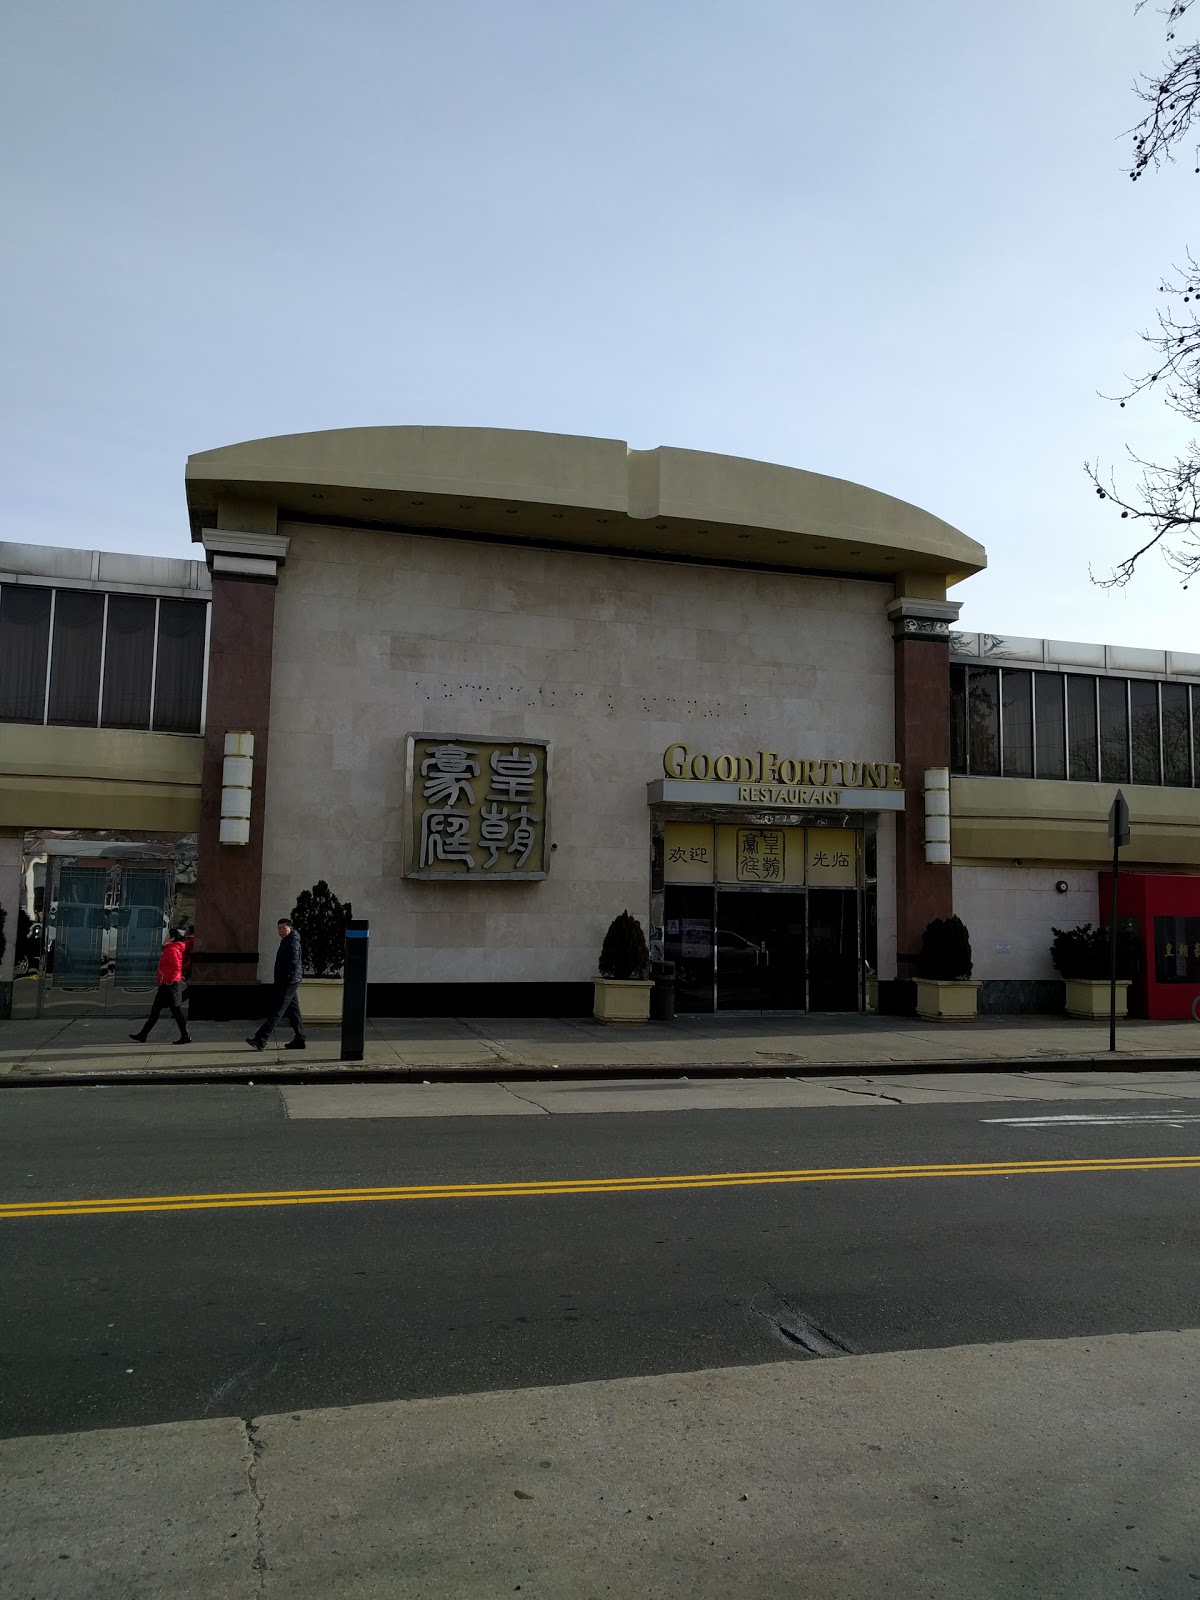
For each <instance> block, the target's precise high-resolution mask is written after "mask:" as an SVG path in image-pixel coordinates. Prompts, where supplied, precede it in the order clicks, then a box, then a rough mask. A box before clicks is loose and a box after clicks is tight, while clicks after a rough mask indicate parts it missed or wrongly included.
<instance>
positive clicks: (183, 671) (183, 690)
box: [154, 600, 208, 733]
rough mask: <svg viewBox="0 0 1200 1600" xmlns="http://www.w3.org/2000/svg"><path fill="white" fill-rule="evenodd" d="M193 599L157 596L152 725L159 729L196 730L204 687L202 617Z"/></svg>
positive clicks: (201, 607) (202, 611) (199, 604)
mask: <svg viewBox="0 0 1200 1600" xmlns="http://www.w3.org/2000/svg"><path fill="white" fill-rule="evenodd" d="M207 609H208V607H207V606H206V605H205V604H204V603H203V602H201V601H197V600H161V601H160V602H159V610H158V668H157V673H156V676H155V683H154V726H155V728H156V729H157V730H158V731H159V732H162V733H199V731H200V701H201V697H202V694H203V690H204V619H205V613H206V611H207Z"/></svg>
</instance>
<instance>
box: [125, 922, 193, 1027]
mask: <svg viewBox="0 0 1200 1600" xmlns="http://www.w3.org/2000/svg"><path fill="white" fill-rule="evenodd" d="M186 949H187V946H186V945H185V944H184V940H183V934H182V933H180V931H179V929H178V928H172V929H171V930H170V932H169V933H168V934H167V942H166V944H165V945H163V953H162V956H161V957H160V959H159V963H158V988H157V989H156V990H155V992H154V1004H153V1005H152V1006H151V1007H150V1015H149V1016H148V1017H147V1018H146V1020H145V1022H143V1023H142V1029H141V1032H140V1033H131V1034H130V1035H129V1037H130V1038H131V1039H136V1040H137V1042H138V1043H139V1044H145V1042H146V1040H147V1039H148V1038H149V1035H150V1029H151V1028H152V1027H153V1026H154V1024H155V1023H156V1022H157V1021H158V1019H159V1017H160V1016H161V1015H162V1014H163V1012H164V1011H166V1010H167V1009H168V1008H169V1009H170V1012H171V1015H172V1016H173V1017H174V1018H175V1023H176V1026H177V1027H178V1029H179V1037H178V1039H174V1040H172V1043H173V1044H191V1042H192V1036H191V1034H190V1033H189V1032H188V1025H187V1018H186V1017H185V1016H184V1014H183V957H184V952H185V950H186Z"/></svg>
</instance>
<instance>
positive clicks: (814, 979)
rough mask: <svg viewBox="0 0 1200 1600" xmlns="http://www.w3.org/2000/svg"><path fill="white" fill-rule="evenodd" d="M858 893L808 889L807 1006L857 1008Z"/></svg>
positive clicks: (839, 1008) (829, 1008) (833, 1008)
mask: <svg viewBox="0 0 1200 1600" xmlns="http://www.w3.org/2000/svg"><path fill="white" fill-rule="evenodd" d="M860 969H861V962H860V960H859V953H858V896H857V894H856V893H855V892H854V890H853V889H810V890H809V891H808V1009H809V1010H810V1011H857V1010H858V1005H859V972H860Z"/></svg>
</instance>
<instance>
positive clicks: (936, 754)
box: [888, 599, 959, 978]
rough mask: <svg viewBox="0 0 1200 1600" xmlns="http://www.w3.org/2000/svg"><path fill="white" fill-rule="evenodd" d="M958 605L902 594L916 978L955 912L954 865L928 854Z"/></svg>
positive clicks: (902, 853) (902, 836) (902, 739)
mask: <svg viewBox="0 0 1200 1600" xmlns="http://www.w3.org/2000/svg"><path fill="white" fill-rule="evenodd" d="M958 611H959V607H958V605H957V603H955V602H953V601H946V600H911V599H902V600H895V601H893V602H892V604H891V605H890V606H889V607H888V615H889V617H891V619H892V624H893V628H894V632H895V652H896V688H895V695H896V759H897V761H899V762H900V763H901V764H902V767H903V770H904V807H905V809H904V811H903V812H902V813H900V814H899V815H898V816H897V827H896V966H897V975H898V976H899V977H901V978H911V977H913V976H915V967H914V966H913V961H912V958H915V957H916V955H917V953H918V951H919V950H920V948H921V935H922V934H923V933H924V931H925V929H926V927H927V926H928V924H929V923H930V922H931V921H932V920H933V918H934V917H948V916H950V914H951V913H952V912H953V910H954V891H953V880H952V877H951V868H950V867H949V866H948V865H944V864H935V863H931V862H928V861H926V859H925V799H924V791H925V769H926V767H948V766H949V765H950V627H951V624H952V623H953V622H954V620H955V618H956V617H957V616H958Z"/></svg>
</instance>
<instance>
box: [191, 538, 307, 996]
mask: <svg viewBox="0 0 1200 1600" xmlns="http://www.w3.org/2000/svg"><path fill="white" fill-rule="evenodd" d="M204 542H205V545H206V547H207V549H208V552H209V558H210V561H211V564H212V620H211V624H210V634H209V657H208V698H207V705H206V712H205V730H204V768H203V776H202V779H201V792H200V831H199V856H198V861H197V885H196V943H195V949H194V951H193V954H192V986H193V987H194V988H198V989H204V988H207V987H213V986H220V985H225V984H239V985H240V984H253V983H257V981H258V960H259V951H258V925H259V905H260V900H261V893H262V862H263V816H264V810H265V805H264V802H265V796H266V786H267V761H268V757H269V752H270V744H269V734H270V720H271V662H272V654H273V647H274V629H275V588H276V583H277V576H276V571H277V562H276V559H275V556H274V551H272V553H271V554H265V553H264V551H263V550H262V549H260V546H262V545H265V543H266V540H265V538H263V537H261V536H260V537H258V538H254V537H253V536H250V538H249V539H247V540H246V541H245V543H246V545H247V549H246V551H245V553H242V549H243V546H242V542H241V541H239V536H238V535H236V534H229V533H225V532H223V531H222V532H221V533H220V534H210V533H208V532H206V533H205V541H204ZM272 544H273V545H274V546H275V547H276V548H278V547H279V546H282V552H281V554H282V553H286V548H287V541H286V540H285V539H279V540H273V541H272ZM243 730H244V731H246V732H249V733H252V734H253V735H254V780H253V788H252V789H251V797H250V842H249V843H248V844H244V845H230V844H221V843H220V819H221V775H222V768H223V766H224V759H225V735H226V733H229V732H233V731H243ZM203 1003H204V1002H203V1000H201V1004H202V1005H203Z"/></svg>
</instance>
